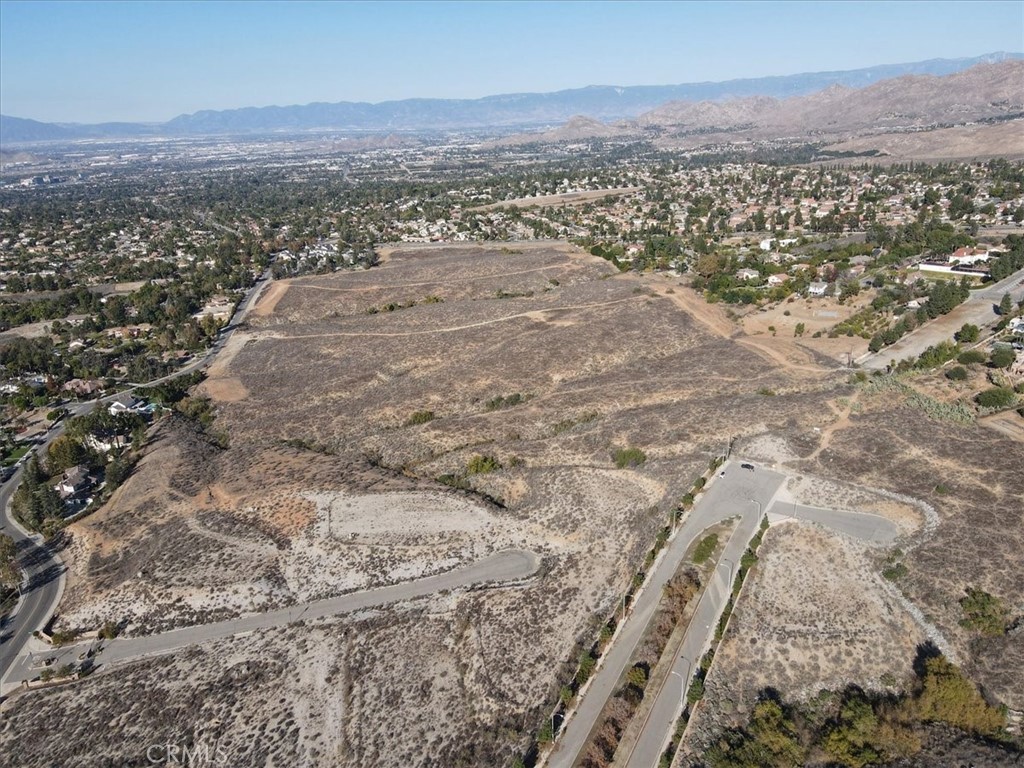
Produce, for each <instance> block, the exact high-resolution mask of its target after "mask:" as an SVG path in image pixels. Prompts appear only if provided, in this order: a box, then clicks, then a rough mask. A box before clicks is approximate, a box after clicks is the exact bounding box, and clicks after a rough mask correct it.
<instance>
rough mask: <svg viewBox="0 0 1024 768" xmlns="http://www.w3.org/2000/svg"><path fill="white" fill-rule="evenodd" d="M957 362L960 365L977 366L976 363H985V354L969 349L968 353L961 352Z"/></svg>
mask: <svg viewBox="0 0 1024 768" xmlns="http://www.w3.org/2000/svg"><path fill="white" fill-rule="evenodd" d="M956 361H957V362H958V363H960V365H975V364H976V363H984V362H985V353H984V352H982V351H980V350H977V349H969V350H967V351H966V352H961V353H960V354H959V355H958V356H957V358H956Z"/></svg>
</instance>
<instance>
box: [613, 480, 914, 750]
mask: <svg viewBox="0 0 1024 768" xmlns="http://www.w3.org/2000/svg"><path fill="white" fill-rule="evenodd" d="M757 471H758V472H759V473H763V474H774V473H769V472H767V471H765V470H760V469H759V470H757ZM723 479H724V478H723ZM768 512H769V514H770V515H771V516H772V517H773V518H775V517H790V518H796V519H799V520H807V521H811V522H815V523H820V524H822V525H825V526H827V527H829V528H832V529H833V530H836V531H841V532H842V533H846V534H848V535H850V536H854V537H855V538H858V539H862V540H864V541H869V542H872V543H876V544H888V543H891V542H892V541H893V540H894V539H895V538H896V536H897V535H898V533H899V529H898V528H897V527H896V525H895V524H894V523H892V522H891V521H889V520H887V519H885V518H884V517H880V516H878V515H872V514H861V513H859V512H843V511H840V510H834V509H819V508H817V507H808V506H804V505H801V504H796V505H794V504H790V503H788V502H782V501H775V502H773V503H772V505H771V506H770V507H769V508H768ZM758 525H759V517H758V516H757V515H756V514H751V513H749V512H748V513H746V514H745V515H744V517H743V519H742V520H741V522H740V525H739V527H738V528H737V529H736V531H735V532H734V533H733V535H732V537H731V538H730V539H729V542H728V544H727V545H726V547H725V550H724V551H723V553H722V556H721V557H720V558H719V560H718V566H717V568H716V570H715V575H714V578H713V579H712V580H711V582H710V583H709V584H708V586H707V589H706V590H705V591H704V594H703V595H702V596H701V599H700V602H699V603H698V604H697V609H696V611H695V613H694V616H693V618H692V619H691V620H690V625H689V627H688V628H687V631H686V635H685V636H684V639H683V645H682V648H681V649H680V653H681V655H680V657H679V658H677V659H676V660H675V663H674V664H673V667H672V671H671V672H669V675H668V678H667V681H666V683H665V685H664V686H662V688H661V690H660V691H659V692H658V694H657V698H656V699H655V701H654V704H653V706H652V707H651V709H650V711H649V714H648V716H647V720H646V722H645V723H644V726H643V728H642V730H641V732H640V736H639V738H638V739H637V742H636V744H635V746H634V748H633V751H632V753H631V754H630V755H629V756H628V758H627V759H626V762H625V765H626V766H628V768H655V766H657V765H658V761H659V759H660V758H661V755H662V753H663V752H664V751H665V749H667V747H668V742H669V740H670V738H671V736H672V732H673V731H674V729H675V724H676V722H677V721H678V720H679V717H680V715H681V714H682V712H683V706H684V704H685V696H686V691H687V689H688V687H689V685H690V676H691V675H692V673H693V672H694V671H695V670H696V665H697V664H698V663H699V661H700V659H701V657H702V656H703V655H704V653H705V652H706V651H707V650H708V648H710V647H711V642H712V641H713V639H714V634H715V628H716V627H717V625H718V620H719V617H720V616H721V615H722V610H723V609H724V608H725V604H726V602H728V599H729V592H730V590H731V585H732V583H733V581H734V579H735V578H736V563H738V562H739V558H740V557H741V556H742V555H743V551H744V550H745V549H746V547H747V544H748V543H749V542H750V539H751V538H752V537H753V535H754V533H755V532H756V531H757V527H758Z"/></svg>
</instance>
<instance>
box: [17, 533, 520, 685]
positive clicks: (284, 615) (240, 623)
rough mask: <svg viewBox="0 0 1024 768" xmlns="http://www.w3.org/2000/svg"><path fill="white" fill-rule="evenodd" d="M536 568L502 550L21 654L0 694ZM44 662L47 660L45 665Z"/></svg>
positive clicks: (513, 576) (517, 577)
mask: <svg viewBox="0 0 1024 768" xmlns="http://www.w3.org/2000/svg"><path fill="white" fill-rule="evenodd" d="M539 565H540V561H539V560H538V558H537V556H536V555H535V554H533V553H532V552H527V551H523V550H506V551H504V552H499V553H497V554H494V555H491V556H490V557H486V558H484V559H482V560H478V561H477V562H475V563H471V564H469V565H467V566H464V567H462V568H456V569H455V570H452V571H447V572H445V573H440V574H437V575H435V576H427V577H425V578H422V579H416V580H414V581H408V582H404V583H402V584H395V585H392V586H388V587H380V588H378V589H371V590H366V591H363V592H351V593H348V594H344V595H338V596H337V597H329V598H325V599H323V600H315V601H313V602H309V603H305V604H303V605H296V606H289V607H288V608H278V609H275V610H272V611H265V612H263V613H255V614H250V615H248V616H243V617H241V618H238V619H230V620H227V621H218V622H215V623H211V624H200V625H197V626H194V627H183V628H181V629H174V630H171V631H169V632H162V633H160V634H157V635H149V636H146V637H135V638H115V639H114V640H93V641H88V642H82V643H76V644H74V645H69V646H64V647H61V648H48V649H46V650H45V651H41V652H38V653H23V654H21V655H19V656H18V657H17V659H16V661H15V663H14V665H13V667H12V668H11V671H10V674H9V676H8V680H7V681H5V683H4V687H3V688H0V692H6V691H7V690H8V689H10V688H14V687H17V686H18V685H20V683H21V681H22V680H28V679H32V678H35V677H37V676H38V675H39V672H40V670H41V669H44V668H45V667H46V666H50V667H51V668H56V667H59V666H61V665H62V664H66V663H72V662H75V661H77V660H79V659H81V658H83V657H85V656H87V655H91V658H92V660H93V663H94V664H95V665H97V666H101V665H109V664H117V663H120V662H126V661H132V660H135V659H140V658H145V657H148V656H157V655H161V654H165V653H170V652H172V651H177V650H180V649H182V648H187V647H189V646H193V645H199V644H200V643H208V642H212V641H216V640H224V639H225V638H228V637H232V636H235V635H241V634H246V633H249V632H255V631H259V630H266V629H271V628H274V627H280V626H285V625H287V624H290V623H292V622H295V621H312V620H314V619H320V618H323V617H325V616H335V615H338V614H342V613H350V612H352V611H359V610H365V609H367V608H376V607H378V606H382V605H389V604H391V603H398V602H405V601H408V600H414V599H417V598H420V597H426V596H429V595H434V594H437V593H440V592H445V591H448V590H455V589H465V588H468V587H473V586H480V585H485V584H501V583H508V582H515V581H520V580H522V579H526V578H529V577H531V576H533V575H534V574H535V573H536V572H537V568H538V567H539ZM48 660H50V661H49V664H48V665H47V664H46V662H47V661H48Z"/></svg>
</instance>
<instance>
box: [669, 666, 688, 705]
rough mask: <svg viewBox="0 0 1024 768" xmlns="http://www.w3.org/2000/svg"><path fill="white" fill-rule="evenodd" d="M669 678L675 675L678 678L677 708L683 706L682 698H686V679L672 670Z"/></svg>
mask: <svg viewBox="0 0 1024 768" xmlns="http://www.w3.org/2000/svg"><path fill="white" fill-rule="evenodd" d="M668 674H669V677H671V676H672V675H675V676H676V677H678V678H679V706H682V705H683V698H684V697H685V696H686V678H685V677H683V676H682V675H680V674H679V673H678V672H676V671H675V670H674V669H673V670H672V671H671V672H669V673H668Z"/></svg>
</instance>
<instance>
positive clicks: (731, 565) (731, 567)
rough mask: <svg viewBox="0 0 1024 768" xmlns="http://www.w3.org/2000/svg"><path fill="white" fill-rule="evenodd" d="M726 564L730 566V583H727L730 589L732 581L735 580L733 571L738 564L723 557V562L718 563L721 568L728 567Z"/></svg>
mask: <svg viewBox="0 0 1024 768" xmlns="http://www.w3.org/2000/svg"><path fill="white" fill-rule="evenodd" d="M726 564H728V571H729V579H728V581H726V583H725V586H726V588H727V589H728V588H730V587H731V586H732V580H733V575H732V572H733V569H734V568H735V567H736V564H735V563H734V562H733V561H732V560H730V559H729V558H728V557H723V558H722V560H721V562H719V563H718V566H719V567H721V566H723V565H726Z"/></svg>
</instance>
